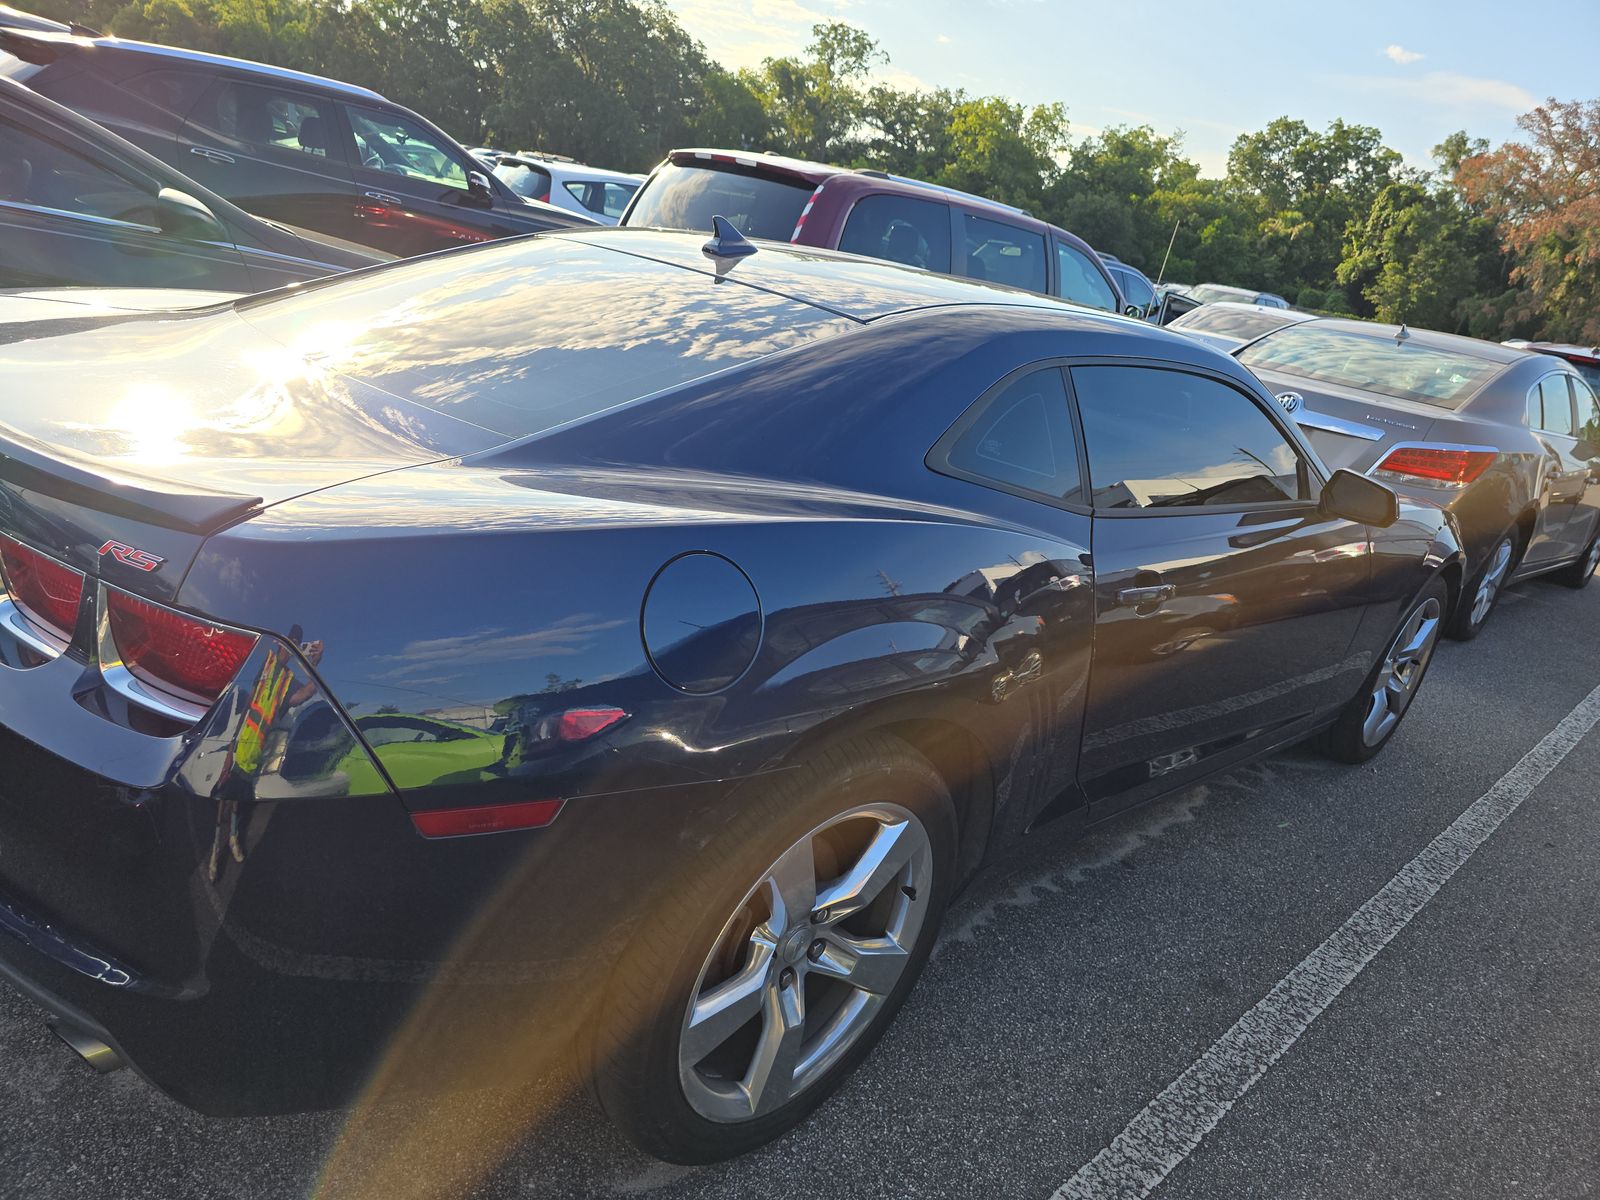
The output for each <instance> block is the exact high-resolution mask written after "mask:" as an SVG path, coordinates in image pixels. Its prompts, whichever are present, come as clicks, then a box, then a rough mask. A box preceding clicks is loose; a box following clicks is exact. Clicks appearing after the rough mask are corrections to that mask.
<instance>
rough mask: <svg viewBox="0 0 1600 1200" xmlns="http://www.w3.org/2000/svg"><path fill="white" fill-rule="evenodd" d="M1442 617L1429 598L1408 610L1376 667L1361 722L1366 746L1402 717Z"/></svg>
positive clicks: (1438, 606) (1436, 603) (1435, 601)
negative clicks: (1363, 717) (1406, 615)
mask: <svg viewBox="0 0 1600 1200" xmlns="http://www.w3.org/2000/svg"><path fill="white" fill-rule="evenodd" d="M1443 618H1444V607H1443V606H1442V605H1441V604H1440V603H1439V600H1438V599H1437V597H1434V596H1429V597H1428V598H1427V599H1426V600H1424V601H1423V602H1422V603H1421V604H1419V605H1417V607H1416V608H1415V609H1413V610H1412V612H1411V615H1410V616H1409V617H1408V618H1406V623H1405V625H1403V626H1402V627H1401V629H1400V632H1399V634H1398V635H1396V637H1395V639H1394V642H1393V643H1392V644H1391V645H1390V646H1389V651H1388V653H1387V654H1386V655H1385V656H1384V660H1383V665H1382V666H1380V667H1379V668H1378V678H1377V682H1376V683H1375V684H1374V686H1373V689H1372V696H1371V699H1370V702H1369V704H1368V708H1367V717H1366V720H1365V721H1363V722H1362V723H1361V738H1362V741H1364V742H1365V743H1366V744H1367V745H1368V746H1376V745H1378V744H1379V743H1380V742H1382V741H1383V739H1384V738H1386V737H1388V736H1389V734H1390V732H1391V731H1392V730H1393V729H1394V727H1395V726H1396V725H1398V724H1399V723H1400V718H1401V717H1402V716H1403V715H1405V711H1406V709H1407V707H1409V706H1410V704H1411V699H1412V697H1413V696H1414V695H1415V694H1416V691H1417V685H1418V684H1419V683H1421V682H1422V676H1423V673H1424V672H1425V671H1426V670H1427V669H1428V660H1429V659H1430V658H1432V657H1433V649H1434V645H1435V644H1436V643H1437V642H1438V640H1439V626H1440V624H1441V623H1442V621H1443Z"/></svg>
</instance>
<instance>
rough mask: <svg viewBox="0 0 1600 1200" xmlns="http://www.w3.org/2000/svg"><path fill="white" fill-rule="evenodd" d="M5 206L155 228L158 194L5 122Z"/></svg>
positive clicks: (1, 172) (0, 186)
mask: <svg viewBox="0 0 1600 1200" xmlns="http://www.w3.org/2000/svg"><path fill="white" fill-rule="evenodd" d="M0 202H4V203H10V204H26V205H32V206H34V207H37V208H49V209H54V210H56V211H57V212H65V213H72V214H75V215H78V216H86V217H100V218H104V219H106V220H112V221H126V222H129V223H131V224H134V225H145V226H151V227H154V225H155V223H156V220H155V196H154V194H153V191H152V190H151V189H148V188H146V187H145V186H142V185H139V184H135V183H133V182H132V181H130V180H128V179H125V178H123V177H122V176H121V175H119V174H117V173H116V172H114V171H111V170H109V169H108V168H106V167H104V166H101V165H100V164H99V163H97V162H94V161H92V160H91V159H88V158H85V157H84V156H83V155H81V154H78V153H76V152H74V151H72V150H68V149H67V148H66V147H65V146H62V145H59V144H58V143H56V142H53V141H51V140H49V139H47V138H44V137H41V136H40V135H38V134H36V133H34V132H33V131H32V130H29V129H24V128H22V127H21V126H20V125H15V124H13V123H11V122H9V121H4V120H0Z"/></svg>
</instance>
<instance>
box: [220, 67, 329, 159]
mask: <svg viewBox="0 0 1600 1200" xmlns="http://www.w3.org/2000/svg"><path fill="white" fill-rule="evenodd" d="M330 111H331V106H330V105H329V104H328V103H327V102H326V101H324V100H321V99H319V98H317V97H313V96H309V95H306V94H305V93H302V92H295V91H289V90H287V89H283V88H271V87H261V86H258V85H256V84H253V83H233V82H225V83H222V84H220V85H219V86H218V87H216V88H214V89H213V90H212V92H211V93H210V95H208V96H207V97H206V98H205V99H204V100H202V101H201V102H200V104H199V106H198V107H196V109H195V111H194V115H193V116H192V117H190V124H192V125H193V126H194V127H195V128H197V129H199V130H201V131H202V132H204V133H206V134H209V135H211V136H212V137H214V138H219V139H221V140H222V141H223V142H224V143H231V144H233V145H235V146H238V147H242V148H243V149H245V150H246V151H248V152H250V153H253V154H258V155H261V156H263V157H266V158H271V159H275V160H277V161H279V162H286V163H289V164H290V165H296V164H297V163H299V164H304V160H306V159H329V158H332V159H336V160H342V159H343V155H342V154H341V153H340V152H339V147H338V139H337V138H336V137H335V136H334V132H333V128H332V121H331V118H330Z"/></svg>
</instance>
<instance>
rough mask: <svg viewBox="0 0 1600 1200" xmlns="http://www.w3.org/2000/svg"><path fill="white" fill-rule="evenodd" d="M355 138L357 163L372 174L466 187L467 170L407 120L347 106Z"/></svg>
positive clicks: (425, 131)
mask: <svg viewBox="0 0 1600 1200" xmlns="http://www.w3.org/2000/svg"><path fill="white" fill-rule="evenodd" d="M344 111H345V112H346V114H348V116H349V117H350V131H351V132H352V133H353V134H355V138H356V161H357V162H358V163H360V164H361V165H362V166H363V167H366V168H368V169H369V170H373V171H382V172H384V173H385V174H387V175H396V176H399V177H400V178H402V179H411V180H415V181H417V182H418V183H422V184H443V185H444V186H446V187H453V188H460V189H461V190H463V191H465V190H466V188H467V167H466V165H465V164H464V163H462V162H461V161H460V159H458V158H457V157H456V155H455V153H454V152H453V151H452V150H451V149H450V148H449V147H448V146H446V145H445V144H444V143H443V142H442V141H441V140H440V139H439V137H438V136H437V135H436V134H434V133H433V132H431V131H430V130H428V129H426V128H425V127H423V126H422V125H419V124H418V123H417V122H416V121H413V120H411V119H410V118H408V117H403V116H401V115H400V114H399V113H394V112H385V111H384V110H382V109H377V108H360V107H358V106H356V105H354V104H347V105H345V109H344Z"/></svg>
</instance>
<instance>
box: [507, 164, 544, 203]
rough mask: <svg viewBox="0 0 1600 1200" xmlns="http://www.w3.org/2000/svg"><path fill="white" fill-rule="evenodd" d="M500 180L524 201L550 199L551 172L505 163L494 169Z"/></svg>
mask: <svg viewBox="0 0 1600 1200" xmlns="http://www.w3.org/2000/svg"><path fill="white" fill-rule="evenodd" d="M494 174H495V178H496V179H498V180H500V182H501V183H503V184H505V185H506V186H507V187H508V188H510V189H511V190H512V191H513V192H515V193H516V194H517V195H519V196H521V197H522V198H523V199H524V200H549V199H550V172H549V171H546V170H545V169H544V168H542V167H532V166H529V165H528V164H527V163H520V162H503V163H501V164H500V165H499V166H497V167H496V168H495V169H494Z"/></svg>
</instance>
